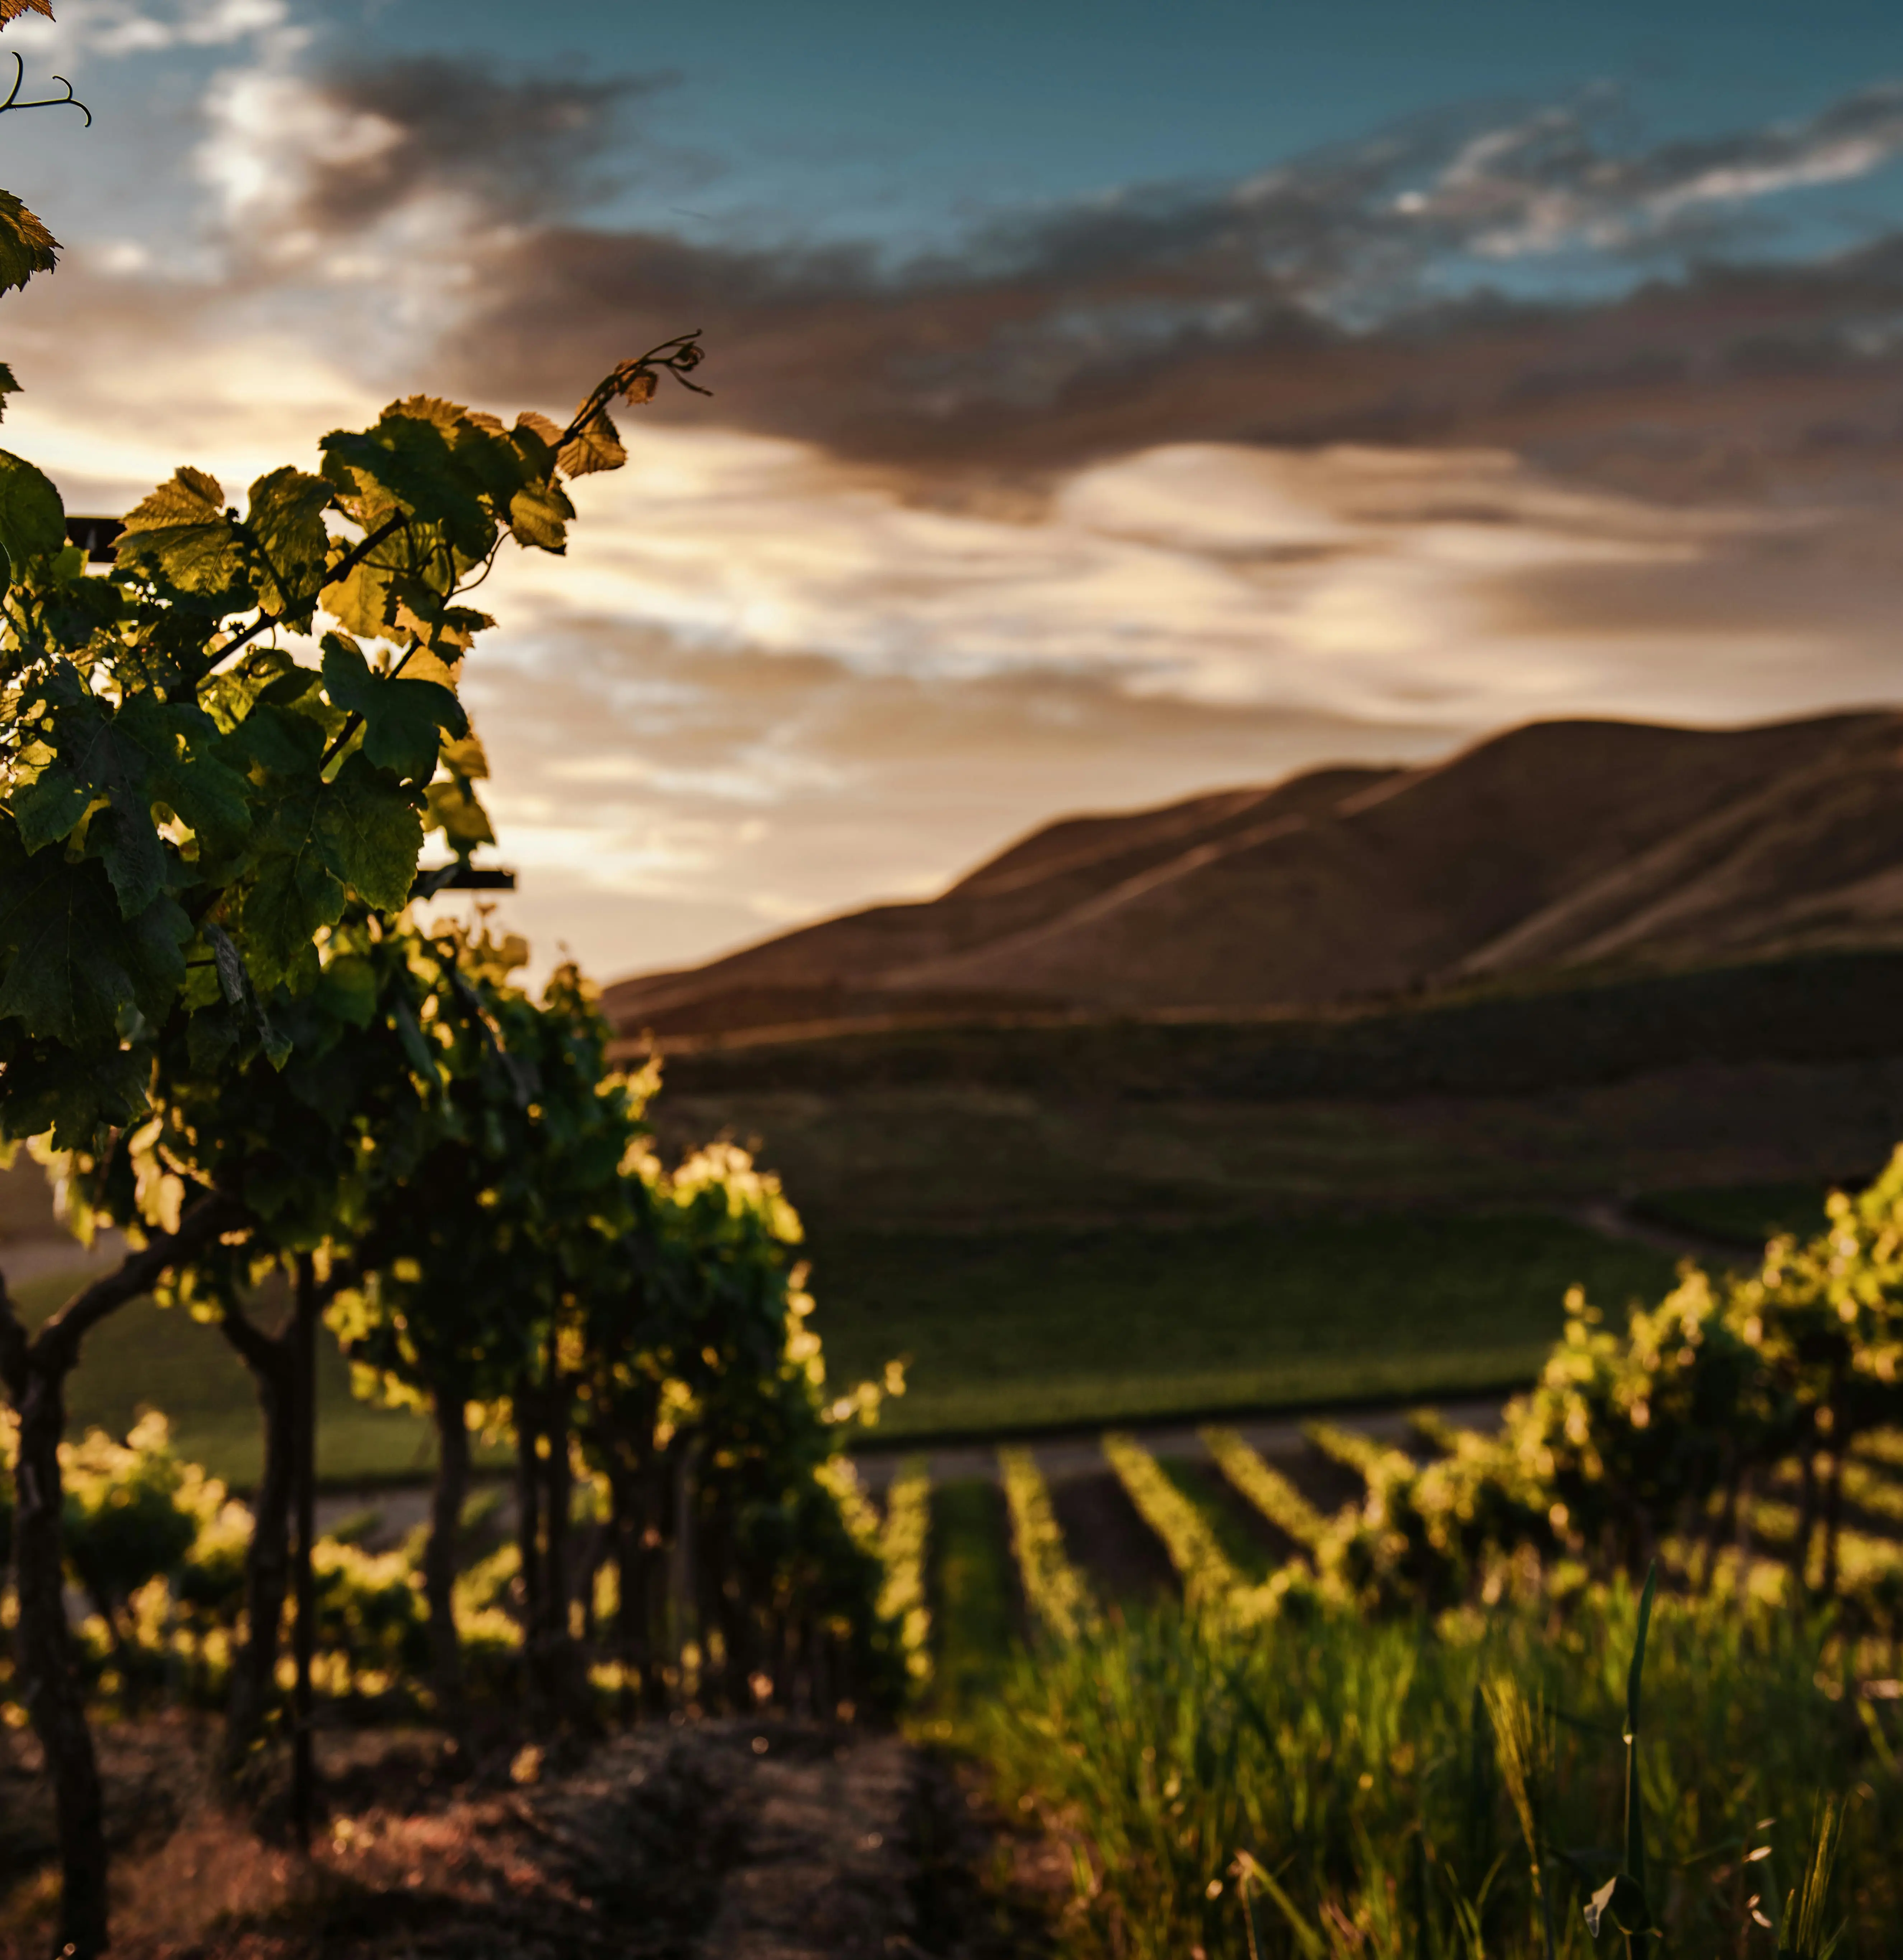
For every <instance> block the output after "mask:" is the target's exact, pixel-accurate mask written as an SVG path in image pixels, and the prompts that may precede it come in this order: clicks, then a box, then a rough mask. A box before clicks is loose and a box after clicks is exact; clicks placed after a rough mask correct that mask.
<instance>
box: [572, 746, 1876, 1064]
mask: <svg viewBox="0 0 1903 1960" xmlns="http://www.w3.org/2000/svg"><path fill="white" fill-rule="evenodd" d="M1899 941H1903V715H1898V714H1891V713H1887V712H1869V713H1861V714H1838V715H1832V716H1828V717H1825V718H1819V719H1815V720H1809V721H1796V722H1788V723H1782V724H1773V725H1769V726H1765V727H1752V728H1744V729H1738V730H1691V729H1683V728H1671V727H1654V726H1649V725H1646V724H1637V723H1625V722H1609V721H1555V722H1544V723H1536V724H1532V725H1531V726H1529V727H1523V728H1519V729H1515V730H1511V731H1510V732H1508V733H1505V734H1502V735H1499V736H1496V737H1492V738H1491V739H1490V740H1487V741H1484V742H1481V743H1478V744H1477V745H1476V746H1473V747H1472V748H1470V749H1466V750H1465V751H1463V752H1462V753H1460V754H1459V755H1457V756H1454V757H1453V759H1450V760H1449V761H1447V762H1442V763H1440V764H1438V765H1434V766H1432V767H1429V768H1406V769H1402V768H1326V769H1321V770H1316V771H1313V772H1309V773H1306V774H1304V775H1298V776H1295V777H1293V778H1290V779H1289V780H1287V781H1284V782H1282V783H1279V784H1273V785H1271V786H1268V787H1266V788H1243V789H1236V790H1231V791H1222V792H1219V793H1217V794H1211V795H1206V796H1201V797H1195V798H1194V799H1192V800H1189V801H1188V802H1185V803H1176V804H1172V805H1170V806H1169V807H1166V808H1163V809H1160V810H1141V811H1136V812H1133V813H1128V814H1124V815H1118V816H1080V817H1073V818H1069V819H1065V820H1064V821H1062V822H1059V823H1053V824H1051V825H1049V826H1047V827H1046V828H1045V829H1042V830H1039V831H1038V832H1035V833H1034V834H1033V835H1031V836H1029V837H1027V838H1024V839H1023V841H1022V842H1019V843H1017V844H1015V845H1012V846H1011V847H1010V848H1009V849H1007V850H1006V851H1004V852H1003V853H1002V854H1001V855H1000V856H998V857H997V858H993V859H992V860H991V861H989V862H988V863H987V864H983V865H982V866H980V867H979V868H978V869H977V870H975V871H973V872H972V873H970V874H969V876H967V877H964V878H963V879H961V880H959V882H958V883H956V884H954V885H953V886H951V888H950V889H949V890H947V892H945V893H943V894H942V895H941V896H939V897H938V898H936V899H931V900H929V901H927V902H921V903H915V904H905V905H877V906H874V907H871V908H868V909H867V910H864V911H861V912H853V913H850V914H848V915H845V916H844V917H842V918H834V919H830V920H827V921H823V922H822V923H820V924H816V925H812V926H808V927H806V928H802V929H801V930H800V931H794V932H791V933H787V934H781V935H780V936H778V937H775V938H773V939H771V940H766V941H765V942H764V943H762V944H759V945H757V946H754V947H749V948H747V949H746V950H743V951H741V952H739V953H734V954H730V955H729V956H727V957H726V958H724V959H718V960H715V961H714V962H712V963H710V964H709V965H707V966H702V967H699V968H697V969H692V970H691V971H684V972H669V973H657V974H651V975H644V976H641V977H638V978H634V979H631V980H627V981H623V982H621V983H620V984H619V985H616V986H615V987H613V988H610V989H609V991H608V994H607V996H606V1007H607V1008H608V1010H609V1013H610V1014H611V1015H612V1017H613V1019H614V1020H615V1021H616V1024H617V1026H619V1028H620V1029H622V1032H623V1033H625V1034H627V1035H628V1036H637V1035H639V1034H641V1033H644V1032H651V1033H654V1034H655V1035H657V1036H662V1037H664V1038H668V1039H667V1045H668V1046H669V1047H670V1048H673V1047H676V1046H677V1045H679V1043H680V1042H681V1040H682V1039H683V1038H685V1039H686V1041H687V1042H689V1043H690V1044H691V1043H692V1042H693V1040H694V1039H695V1038H696V1037H701V1038H705V1037H708V1036H716V1037H718V1036H724V1035H732V1034H736V1033H748V1032H754V1031H759V1030H764V1029H788V1028H791V1027H795V1026H811V1025H812V1024H814V1023H832V1024H835V1025H836V1024H839V1023H848V1024H850V1023H854V1022H867V1021H872V1022H879V1021H883V1022H887V1023H889V1022H890V1021H892V1020H893V1019H895V1018H896V1019H898V1020H904V1021H912V1022H937V1021H944V1020H958V1019H966V1018H969V1017H981V1018H982V1017H991V1016H1003V1017H1011V1016H1014V1015H1026V1014H1028V1015H1033V1016H1038V1017H1044V1016H1077V1015H1081V1016H1084V1017H1096V1016H1103V1015H1111V1016H1127V1015H1135V1016H1138V1017H1142V1016H1145V1015H1154V1014H1157V1013H1163V1014H1176V1013H1191V1014H1211V1015H1217V1016H1224V1015H1234V1014H1237V1013H1243V1014H1247V1013H1254V1012H1260V1011H1262V1010H1284V1011H1302V1010H1315V1009H1317V1008H1329V1007H1336V1006H1338V1005H1341V1004H1349V1003H1354V1002H1357V1001H1370V1000H1374V999H1378V998H1382V997H1386V996H1393V995H1396V994H1419V993H1422V992H1426V993H1429V994H1432V993H1434V992H1437V991H1441V990H1443V989H1448V988H1453V989H1456V990H1458V989H1459V988H1462V987H1463V986H1465V985H1471V984H1472V983H1473V982H1477V981H1485V980H1488V979H1497V978H1507V977H1510V976H1517V975H1534V974H1539V975H1551V974H1555V973H1561V972H1567V971H1568V970H1573V969H1595V970H1605V969H1614V970H1640V971H1643V970H1647V969H1658V968H1660V967H1665V968H1677V967H1685V966H1700V965H1706V964H1710V963H1731V962H1736V961H1739V960H1744V959H1756V958H1760V957H1765V956H1777V955H1784V954H1788V953H1794V952H1800V951H1808V950H1818V949H1822V948H1843V947H1872V946H1878V945H1894V944H1895V943H1898V942H1899Z"/></svg>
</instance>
